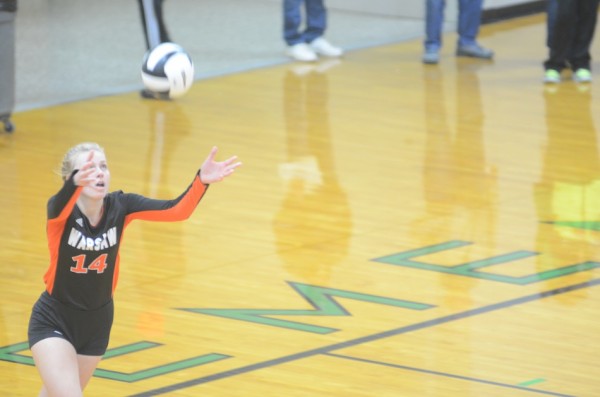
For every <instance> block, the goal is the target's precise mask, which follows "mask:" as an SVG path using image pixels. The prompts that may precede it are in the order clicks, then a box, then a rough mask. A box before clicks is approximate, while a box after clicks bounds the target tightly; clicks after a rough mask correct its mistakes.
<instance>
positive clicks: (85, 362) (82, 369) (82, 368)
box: [77, 354, 102, 390]
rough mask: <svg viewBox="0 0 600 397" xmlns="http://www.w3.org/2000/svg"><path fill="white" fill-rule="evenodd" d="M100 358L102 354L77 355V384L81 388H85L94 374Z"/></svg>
mask: <svg viewBox="0 0 600 397" xmlns="http://www.w3.org/2000/svg"><path fill="white" fill-rule="evenodd" d="M100 360H102V356H84V355H82V354H78V355H77V363H78V365H79V384H80V385H81V390H83V389H85V387H86V386H87V384H88V382H89V381H90V379H91V378H92V375H94V371H95V370H96V367H97V366H98V363H100Z"/></svg>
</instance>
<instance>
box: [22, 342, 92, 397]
mask: <svg viewBox="0 0 600 397" xmlns="http://www.w3.org/2000/svg"><path fill="white" fill-rule="evenodd" d="M31 353H32V354H33V361H34V362H35V366H36V368H37V370H38V372H39V374H40V376H41V378H42V382H43V383H44V386H43V388H42V391H41V392H40V397H54V396H56V397H58V396H60V397H82V396H83V394H82V392H81V384H80V380H79V368H78V365H79V364H78V360H77V353H76V352H75V348H74V347H73V345H71V343H69V342H68V341H66V340H65V339H62V338H46V339H43V340H41V341H39V342H37V343H36V344H35V345H33V346H32V347H31Z"/></svg>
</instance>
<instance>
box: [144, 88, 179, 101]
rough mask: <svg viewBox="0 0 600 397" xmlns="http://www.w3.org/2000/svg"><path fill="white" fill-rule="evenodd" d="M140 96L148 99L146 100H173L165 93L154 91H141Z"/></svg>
mask: <svg viewBox="0 0 600 397" xmlns="http://www.w3.org/2000/svg"><path fill="white" fill-rule="evenodd" d="M140 96H141V97H142V98H146V99H159V100H163V101H169V100H170V99H171V98H169V95H168V94H166V93H164V92H154V91H150V90H148V89H143V90H141V91H140Z"/></svg>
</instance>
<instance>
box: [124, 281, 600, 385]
mask: <svg viewBox="0 0 600 397" xmlns="http://www.w3.org/2000/svg"><path fill="white" fill-rule="evenodd" d="M598 284H600V279H593V280H590V281H587V282H584V283H579V284H574V285H569V286H566V287H561V288H557V289H553V290H550V291H544V292H541V293H536V294H531V295H526V296H522V297H520V298H515V299H510V300H507V301H504V302H499V303H494V304H491V305H488V306H483V307H479V308H477V309H471V310H467V311H464V312H460V313H456V314H451V315H448V316H444V317H440V318H435V319H432V320H427V321H423V322H421V323H417V324H411V325H407V326H404V327H400V328H395V329H392V330H389V331H384V332H380V333H377V334H373V335H368V336H363V337H360V338H356V339H351V340H349V341H346V342H341V343H334V344H333V345H329V346H323V347H319V348H317V349H312V350H307V351H304V352H300V353H295V354H290V355H289V356H284V357H279V358H274V359H271V360H267V361H263V362H260V363H256V364H251V365H246V366H244V367H240V368H235V369H231V370H228V371H223V372H218V373H216V374H212V375H208V376H204V377H201V378H196V379H191V380H188V381H185V382H181V383H176V384H173V385H170V386H165V387H161V388H158V389H154V390H149V391H146V392H142V393H139V394H133V395H131V396H130V397H149V396H157V395H160V394H165V393H170V392H173V391H176V390H180V389H185V388H188V387H192V386H197V385H201V384H203V383H209V382H213V381H216V380H220V379H225V378H229V377H232V376H236V375H241V374H245V373H248V372H252V371H257V370H259V369H263V368H268V367H273V366H275V365H279V364H284V363H288V362H291V361H296V360H300V359H303V358H307V357H312V356H316V355H320V354H325V353H329V352H332V351H334V350H339V349H345V348H347V347H352V346H356V345H360V344H362V343H366V342H372V341H375V340H379V339H384V338H388V337H390V336H395V335H400V334H405V333H407V332H412V331H417V330H421V329H425V328H429V327H433V326H436V325H441V324H445V323H449V322H451V321H456V320H462V319H465V318H469V317H473V316H477V315H479V314H484V313H489V312H493V311H495V310H500V309H506V308H509V307H513V306H517V305H521V304H524V303H528V302H533V301H536V300H540V299H544V298H547V297H550V296H555V295H560V294H564V293H567V292H571V291H576V290H579V289H583V288H589V287H593V286H596V285H598Z"/></svg>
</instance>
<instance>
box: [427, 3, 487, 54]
mask: <svg viewBox="0 0 600 397" xmlns="http://www.w3.org/2000/svg"><path fill="white" fill-rule="evenodd" d="M482 6H483V0H458V46H459V47H465V46H469V45H476V44H477V34H478V33H479V26H480V25H481V7H482ZM445 8H446V0H427V3H426V9H425V43H424V44H425V50H427V51H439V49H440V48H441V47H442V27H443V23H444V9H445Z"/></svg>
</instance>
